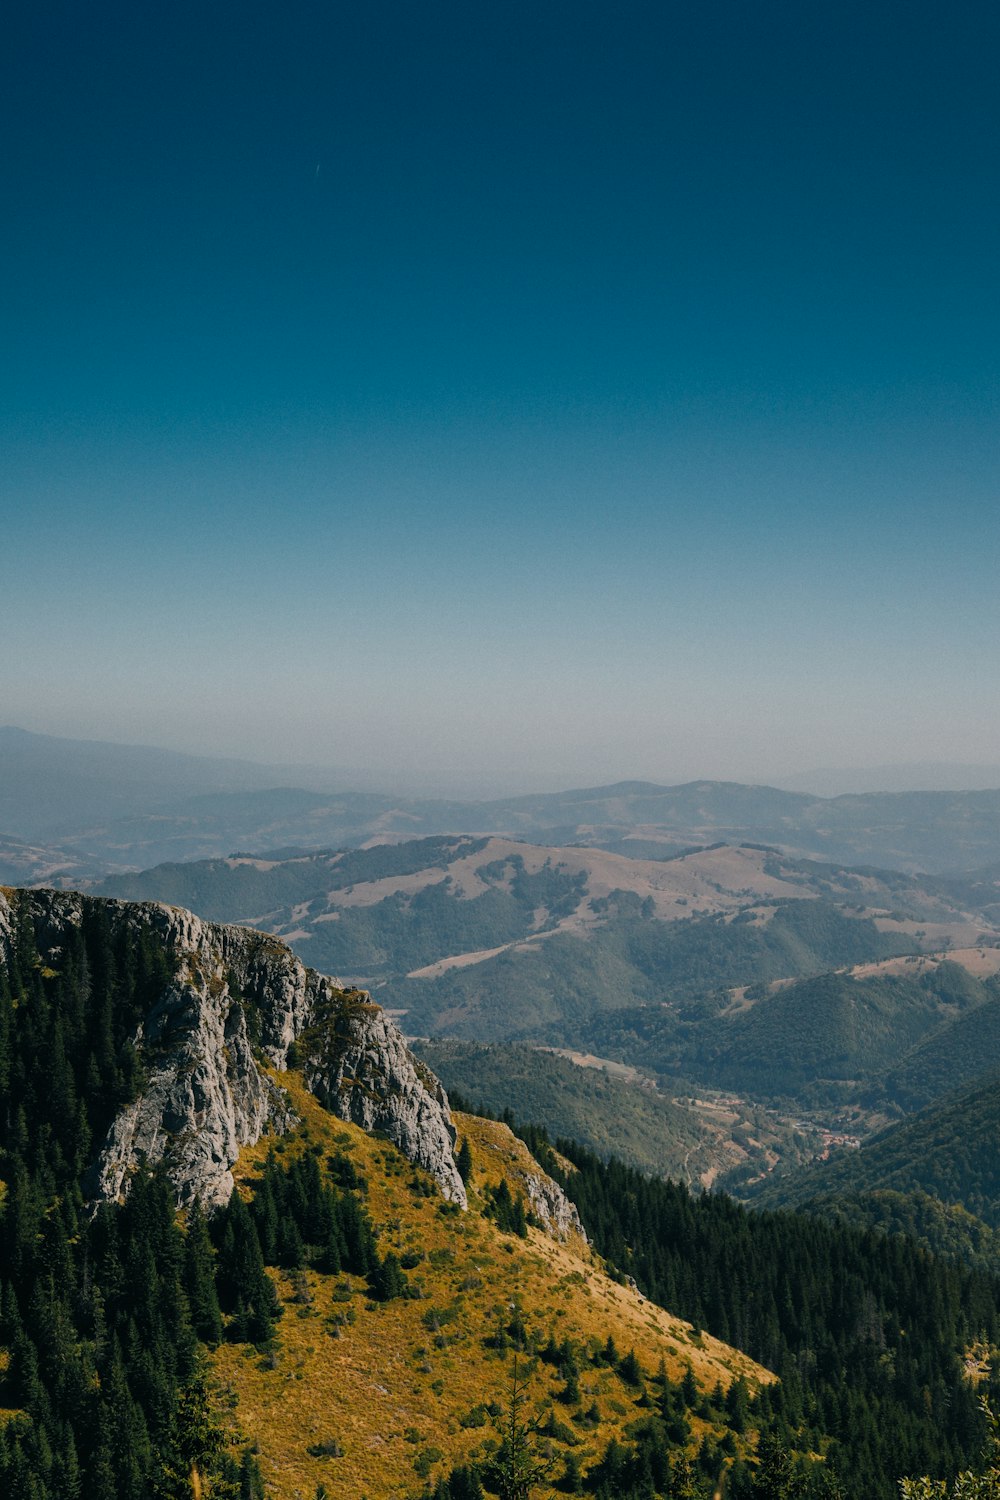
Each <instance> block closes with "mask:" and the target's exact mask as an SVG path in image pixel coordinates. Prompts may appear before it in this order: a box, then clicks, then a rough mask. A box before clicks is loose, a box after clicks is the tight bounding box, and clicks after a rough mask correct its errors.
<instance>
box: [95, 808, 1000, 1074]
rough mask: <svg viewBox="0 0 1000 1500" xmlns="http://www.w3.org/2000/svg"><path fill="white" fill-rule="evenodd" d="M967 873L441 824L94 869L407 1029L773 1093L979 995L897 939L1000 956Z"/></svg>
mask: <svg viewBox="0 0 1000 1500" xmlns="http://www.w3.org/2000/svg"><path fill="white" fill-rule="evenodd" d="M975 889H977V888H976V887H974V886H969V885H961V886H960V888H959V890H960V897H961V899H958V898H956V897H955V896H954V895H953V894H952V891H951V887H950V884H949V882H947V881H943V880H941V879H939V878H933V877H914V876H907V875H903V874H900V873H898V872H893V871H877V870H872V869H867V868H866V869H857V870H856V869H847V868H839V867H836V866H831V865H827V864H819V863H816V862H810V861H805V860H797V859H793V858H791V857H789V856H786V855H782V854H779V853H778V852H777V851H775V850H774V849H770V848H767V847H761V846H757V845H742V846H738V847H733V846H728V845H718V846H713V847H710V848H707V849H701V850H696V851H692V852H689V853H686V854H683V855H678V856H675V857H674V858H672V859H665V860H642V859H633V858H629V857H627V856H624V855H620V854H615V853H612V852H610V851H607V850H600V849H584V848H576V847H572V848H560V847H557V846H544V845H535V844H525V843H517V842H515V841H513V840H510V839H501V838H487V837H479V838H473V837H456V836H441V837H432V838H428V839H418V840H409V841H407V842H405V843H400V844H380V845H376V846H374V847H372V848H368V849H353V850H342V851H339V852H319V853H311V854H302V853H299V854H294V853H292V854H288V855H284V856H278V855H276V856H274V857H271V858H258V857H254V856H250V855H240V856H233V857H230V858H228V859H225V860H212V861H197V862H193V863H190V864H167V865H162V866H158V867H156V868H154V869H152V870H149V871H145V872H142V873H140V874H136V875H127V876H117V877H113V878H111V879H109V880H107V881H106V882H104V884H103V885H102V886H101V890H102V891H103V892H105V893H107V894H109V895H117V896H121V897H125V898H128V899H155V900H161V901H166V902H169V903H171V904H174V905H182V906H190V907H192V908H194V909H196V910H198V911H199V912H201V913H203V914H204V915H205V916H207V917H210V918H212V919H218V920H228V921H241V922H246V923H251V924H253V925H255V926H259V927H260V928H262V929H263V930H266V931H272V932H274V933H275V934H277V935H278V936H280V937H281V938H282V939H283V940H285V941H287V942H288V943H290V944H291V946H292V947H294V948H296V949H297V950H298V951H299V952H300V953H302V955H303V956H304V957H307V958H308V959H309V960H310V961H311V962H312V963H313V964H315V965H316V966H317V967H319V968H322V969H326V970H328V971H332V972H337V973H340V974H341V975H342V976H344V977H345V978H346V979H349V980H350V981H351V982H353V983H357V984H361V985H364V986H365V987H368V988H371V989H372V990H373V991H374V992H375V993H376V994H377V995H378V997H379V1000H380V1001H381V1003H383V1004H384V1005H386V1006H388V1007H389V1008H390V1009H391V1010H392V1011H393V1012H394V1013H395V1014H398V1015H400V1016H401V1017H403V1018H404V1020H405V1026H406V1030H407V1031H408V1032H409V1033H410V1034H411V1035H414V1036H423V1035H426V1036H451V1037H455V1038H464V1039H466V1040H468V1041H474V1042H483V1041H493V1042H497V1041H512V1040H521V1041H524V1040H527V1041H532V1042H536V1043H544V1044H547V1045H550V1046H556V1047H567V1046H570V1047H580V1048H583V1049H584V1050H589V1051H593V1052H595V1053H597V1054H598V1055H600V1056H605V1057H612V1058H619V1059H622V1060H625V1061H628V1062H632V1063H640V1064H642V1065H644V1066H646V1067H648V1068H650V1069H652V1070H654V1071H656V1072H658V1073H660V1074H663V1075H666V1076H668V1077H670V1078H674V1079H676V1078H680V1079H686V1078H691V1079H696V1080H698V1081H699V1082H700V1083H702V1084H706V1085H710V1086H715V1087H722V1088H728V1089H732V1088H736V1089H741V1090H747V1091H749V1092H758V1093H770V1094H780V1095H782V1096H785V1097H787V1096H789V1095H790V1094H795V1093H797V1092H800V1091H801V1090H803V1089H804V1088H806V1087H808V1086H809V1085H811V1084H812V1083H813V1082H814V1081H816V1080H818V1079H827V1080H830V1079H832V1080H836V1081H839V1082H840V1083H841V1084H844V1085H846V1084H848V1083H850V1082H851V1081H852V1080H858V1079H867V1080H871V1079H874V1078H876V1077H879V1076H881V1075H882V1074H883V1073H885V1072H886V1071H888V1070H889V1069H891V1068H892V1067H895V1066H900V1065H902V1060H903V1058H904V1056H905V1055H906V1054H907V1053H908V1052H909V1051H910V1049H912V1048H914V1047H916V1046H918V1045H919V1044H920V1042H921V1041H922V1039H923V1038H924V1037H925V1036H927V1035H929V1034H930V1033H932V1032H939V1031H941V1029H942V1028H943V1027H944V1026H946V1025H947V1024H948V1023H950V1022H952V1021H954V1020H955V1019H957V1018H958V1016H959V1015H960V1014H962V1013H964V1012H965V1011H973V1010H974V1009H975V1008H976V1007H978V1006H980V1005H981V1004H983V1003H984V1002H985V1001H986V1000H987V999H989V998H991V996H990V993H989V992H988V991H987V989H986V988H985V987H984V983H983V981H981V980H979V979H977V978H975V977H974V975H972V976H968V982H967V983H966V982H965V980H964V979H963V980H962V981H961V983H960V982H959V979H958V978H956V976H960V975H961V976H964V975H965V974H966V971H965V969H961V968H959V967H957V966H956V964H951V965H950V966H948V967H947V968H942V967H941V965H940V964H939V961H938V959H937V958H934V957H932V956H919V955H918V954H917V952H916V950H917V949H919V948H923V949H925V950H926V949H928V948H934V947H940V945H942V944H949V943H951V944H954V945H955V952H956V954H958V955H959V956H960V957H961V959H962V962H963V963H965V964H967V965H969V966H971V967H972V968H973V969H975V968H976V967H978V968H980V969H982V970H983V972H984V973H986V971H987V970H988V969H989V966H990V957H991V955H992V956H994V957H997V958H998V959H1000V949H993V948H987V947H983V946H982V945H980V947H979V948H976V949H973V948H972V947H970V946H968V945H970V944H972V943H975V942H977V941H978V940H979V939H988V940H989V941H992V942H995V941H1000V933H998V932H997V931H996V930H995V929H993V928H991V927H990V926H989V923H988V921H987V919H986V916H985V914H984V913H983V912H981V911H979V910H977V909H975V907H974V906H973V905H972V904H971V903H969V902H968V897H969V894H970V891H974V890H975ZM979 893H980V895H981V896H982V897H983V899H984V901H986V902H989V900H990V899H991V894H992V893H991V891H990V890H989V889H988V888H986V887H981V888H979ZM891 955H895V957H891ZM833 970H837V971H839V972H836V973H831V971H833ZM949 975H950V979H949V977H948V976H949ZM824 976H825V977H824ZM935 976H936V977H935ZM806 981H808V983H805V982H806ZM963 984H964V989H963ZM913 1066H914V1067H917V1068H919V1060H917V1061H915V1062H914V1064H913Z"/></svg>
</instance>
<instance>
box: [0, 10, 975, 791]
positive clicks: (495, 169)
mask: <svg viewBox="0 0 1000 1500" xmlns="http://www.w3.org/2000/svg"><path fill="white" fill-rule="evenodd" d="M8 31H9V36H8V45H7V47H6V49H5V54H4V58H3V59H2V61H0V70H2V79H3V84H4V87H3V88H2V89H0V112H2V118H3V126H4V139H5V142H6V143H7V151H6V152H5V160H4V162H3V164H2V165H0V176H2V181H3V186H4V196H5V202H6V204H7V206H8V218H9V224H10V228H9V232H8V235H7V236H6V237H5V240H4V243H3V246H2V247H0V264H2V268H3V287H4V291H3V294H2V302H3V320H4V321H3V327H4V332H5V347H6V348H7V350H8V351H9V354H8V359H7V360H6V361H5V369H4V372H3V373H2V374H0V385H2V390H3V403H2V414H0V449H2V452H3V459H2V461H0V483H2V490H0V521H2V530H0V600H2V603H0V616H2V621H3V632H4V646H5V649H4V653H3V665H2V667H0V720H3V721H6V722H9V723H13V724H20V725H23V726H24V727H26V728H28V729H31V730H34V731H37V732H43V733H49V734H55V735H62V736H70V737H81V738H94V739H107V740H112V741H117V742H121V743H140V744H148V745H155V746H163V747H166V748H171V749H176V750H181V751H185V752H188V753H202V754H208V755H217V756H219V755H221V756H242V757H246V758H247V759H251V760H255V761H264V762H278V763H282V764H288V763H301V764H304V765H309V766H312V767H316V766H325V765H335V766H340V767H343V768H345V773H346V772H348V771H350V768H354V772H353V773H352V774H355V773H356V774H357V775H359V776H365V777H370V778H371V779H372V780H371V784H372V785H373V786H374V785H375V784H376V783H379V784H382V785H387V786H390V787H391V786H398V787H400V788H401V789H402V788H404V786H425V787H429V786H431V785H433V786H435V787H441V788H444V787H446V786H449V785H451V786H454V787H455V788H456V789H459V788H460V789H462V790H461V791H459V792H458V793H457V794H459V795H469V793H470V788H472V787H473V786H479V787H482V788H493V789H495V790H497V791H504V790H506V791H513V790H515V789H516V790H523V791H532V790H553V789H557V788H562V787H568V786H586V785H593V784H600V783H608V782H613V781H617V780H620V779H623V778H624V779H632V778H635V779H647V780H653V781H659V782H663V783H667V784H670V783H677V782H683V781H688V780H694V779H701V778H709V779H729V780H739V781H748V782H765V783H772V784H778V785H780V784H782V783H783V782H785V781H787V780H789V779H792V780H795V779H798V780H799V781H801V779H802V778H803V777H810V776H819V775H828V774H831V773H827V772H820V771H817V770H815V769H814V768H820V767H842V768H844V771H843V773H841V772H838V773H836V774H857V773H860V772H863V771H865V770H866V768H872V767H874V768H876V769H877V768H884V767H896V769H897V771H898V770H899V768H900V767H906V766H917V767H920V766H928V765H930V766H933V765H938V766H942V765H952V766H954V765H957V766H959V767H972V768H976V767H978V766H980V765H982V766H984V767H987V768H989V767H990V766H992V765H993V764H994V762H995V760H996V757H997V753H998V752H997V746H998V745H1000V700H998V697H997V693H996V689H995V682H994V674H993V672H992V671H991V667H992V658H993V656H994V654H995V646H992V645H991V642H995V640H996V639H997V635H998V626H1000V591H998V590H997V587H996V561H997V551H998V541H1000V507H998V504H997V500H998V485H997V478H998V473H997V445H996V432H995V421H996V409H997V407H996V403H997V393H998V388H997V367H996V354H995V351H996V348H997V347H998V342H1000V341H998V332H1000V330H998V327H997V324H998V321H1000V320H998V311H1000V308H998V296H997V278H996V265H997V264H998V261H1000V255H998V252H1000V243H998V241H1000V234H998V230H1000V200H998V199H997V195H996V192H995V161H996V156H997V147H998V145H1000V129H998V125H1000V102H998V96H997V92H996V88H995V80H994V78H993V66H992V59H993V57H994V56H995V53H996V42H997V40H998V39H1000V37H998V32H1000V13H997V12H996V11H995V10H993V9H990V8H987V7H985V6H978V5H973V6H971V7H968V8H966V9H964V10H962V11H960V12H958V13H957V14H955V15H950V16H949V17H948V20H947V25H944V24H943V23H941V21H940V15H939V11H938V10H937V8H932V7H930V6H920V5H916V6H914V5H913V4H908V5H906V6H903V5H902V4H900V3H897V0H891V3H889V4H887V5H884V6H880V7H877V8H875V9H873V8H872V7H870V6H862V5H860V4H848V5H845V6H843V7H840V8H838V9H837V11H836V12H835V13H834V12H825V11H822V10H814V9H809V8H802V7H800V6H793V5H791V4H788V3H781V4H779V3H773V0H768V3H764V4H762V5H760V6H757V7H754V8H753V10H752V11H748V10H747V9H746V7H744V6H741V5H737V4H735V3H725V0H724V3H722V4H721V5H719V6H717V7H715V8H692V7H672V6H669V5H668V6H663V5H658V4H655V5H654V4H652V3H631V4H626V5H625V6H624V7H621V8H619V9H618V10H616V12H615V14H614V16H613V17H611V16H610V15H609V13H608V11H607V9H606V7H604V6H597V5H591V4H582V5H581V4H580V3H578V0H577V3H575V4H573V5H570V4H569V3H568V0H553V3H552V4H551V5H549V6H545V7H542V8H539V7H537V6H534V7H529V6H527V5H523V4H521V3H519V0H514V3H512V4H510V5H509V6H506V7H504V8H502V10H501V11H496V12H484V11H481V10H478V9H477V8H476V7H472V8H471V9H470V8H469V7H468V6H460V5H457V4H455V3H453V0H445V3H443V4H441V5H440V6H437V7H434V8H433V9H427V8H414V7H412V6H408V5H404V4H402V3H398V0H397V3H386V0H382V3H379V0H375V3H374V4H373V5H371V6H370V7H365V8H364V10H363V11H359V12H356V13H355V12H348V11H344V10H342V9H341V10H338V9H337V8H330V7H326V6H319V5H315V4H311V3H307V4H305V5H303V6H301V7H297V8H295V9H294V10H293V11H290V12H283V13H281V14H278V13H277V12H275V11H274V10H273V8H269V7H264V6H261V5H258V4H256V3H251V4H241V5H240V6H238V7H237V6H235V5H233V4H231V3H229V0H220V3H219V4H218V5H214V6H212V7H209V8H205V7H196V6H193V5H190V4H187V3H181V4H179V5H178V6H176V7H175V8H174V9H173V10H172V11H171V15H170V21H169V25H168V24H166V23H165V22H164V19H163V16H162V15H159V14H156V13H154V12H151V11H146V10H145V9H144V8H142V7H136V6H134V5H125V4H124V3H122V0H109V3H107V4H105V5H102V6H101V7H100V8H99V9H97V10H95V9H93V8H89V9H85V8H81V7H78V6H70V5H64V4H60V3H57V4H56V5H55V7H49V8H47V9H46V10H45V12H44V13H42V12H40V11H37V10H35V11H32V10H30V9H26V10H22V11H21V12H20V13H18V14H17V15H15V16H12V17H11V20H10V24H9V27H8Z"/></svg>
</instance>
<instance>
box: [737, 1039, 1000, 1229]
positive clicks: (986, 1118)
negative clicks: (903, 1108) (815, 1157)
mask: <svg viewBox="0 0 1000 1500" xmlns="http://www.w3.org/2000/svg"><path fill="white" fill-rule="evenodd" d="M882 1189H890V1190H892V1191H893V1192H897V1193H926V1194H927V1195H929V1196H931V1197H933V1198H937V1199H939V1200H940V1201H941V1202H942V1203H951V1204H960V1205H962V1207H964V1208H965V1209H966V1210H967V1211H968V1212H969V1213H971V1214H974V1215H975V1216H976V1218H977V1219H980V1220H981V1221H982V1222H983V1223H984V1224H986V1225H988V1226H989V1227H990V1228H991V1229H1000V1073H998V1070H997V1068H996V1065H995V1064H994V1066H993V1067H992V1069H991V1070H990V1072H989V1073H988V1074H987V1075H986V1076H985V1077H984V1078H983V1079H982V1080H981V1081H980V1082H978V1083H977V1084H975V1085H973V1086H972V1087H970V1088H965V1089H960V1090H958V1091H957V1092H956V1093H954V1094H949V1095H948V1096H947V1097H946V1098H945V1099H942V1100H940V1101H939V1102H938V1103H937V1104H935V1105H934V1106H932V1107H931V1108H929V1109H926V1110H924V1111H923V1112H922V1113H921V1114H919V1115H915V1116H913V1118H912V1119H909V1120H904V1121H903V1122H902V1123H901V1124H899V1125H894V1126H893V1127H892V1128H891V1129H889V1130H886V1131H883V1132H882V1133H881V1134H880V1135H878V1136H874V1137H873V1138H872V1139H871V1140H868V1141H866V1142H865V1143H864V1145H863V1146H862V1147H861V1150H860V1151H858V1152H852V1153H851V1155H850V1156H849V1157H839V1158H835V1159H834V1160H832V1161H830V1162H819V1163H816V1164H814V1165H813V1166H811V1167H808V1168H803V1169H801V1170H800V1171H798V1172H796V1173H793V1174H790V1175H789V1176H788V1177H787V1178H776V1179H775V1180H774V1181H773V1182H772V1183H769V1184H768V1185H767V1188H766V1190H762V1191H761V1193H760V1199H761V1201H762V1202H765V1203H767V1204H768V1206H771V1207H774V1206H779V1205H780V1206H784V1207H800V1206H802V1205H804V1204H806V1203H808V1202H810V1201H811V1200H812V1199H814V1198H818V1197H823V1198H827V1197H830V1196H832V1195H836V1196H841V1195H843V1194H851V1193H861V1192H872V1191H878V1190H882Z"/></svg>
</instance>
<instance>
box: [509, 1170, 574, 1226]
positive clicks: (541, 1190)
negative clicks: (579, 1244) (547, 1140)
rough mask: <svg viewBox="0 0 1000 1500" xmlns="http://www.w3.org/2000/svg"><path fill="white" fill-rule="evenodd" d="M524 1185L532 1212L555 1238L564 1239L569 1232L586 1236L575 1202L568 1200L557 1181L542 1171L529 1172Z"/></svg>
mask: <svg viewBox="0 0 1000 1500" xmlns="http://www.w3.org/2000/svg"><path fill="white" fill-rule="evenodd" d="M524 1186H525V1191H526V1192H527V1195H528V1202H529V1203H530V1205H531V1211H532V1213H533V1214H534V1215H535V1218H536V1219H538V1220H539V1222H540V1223H541V1224H542V1225H544V1227H545V1229H546V1230H547V1231H548V1233H549V1234H551V1235H552V1236H553V1237H554V1238H555V1239H557V1240H565V1239H568V1237H569V1236H570V1235H571V1234H578V1235H579V1236H580V1237H581V1239H586V1238H587V1233H586V1230H585V1229H584V1227H583V1225H582V1224H581V1222H580V1215H579V1214H578V1213H577V1211H576V1204H575V1203H571V1202H570V1200H569V1199H568V1198H567V1197H566V1194H565V1193H564V1192H563V1190H562V1188H561V1187H560V1186H559V1184H558V1182H555V1181H553V1179H552V1178H551V1177H549V1176H548V1175H547V1174H546V1173H544V1172H539V1173H537V1174H535V1173H533V1172H529V1173H527V1174H526V1176H525V1179H524Z"/></svg>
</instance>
